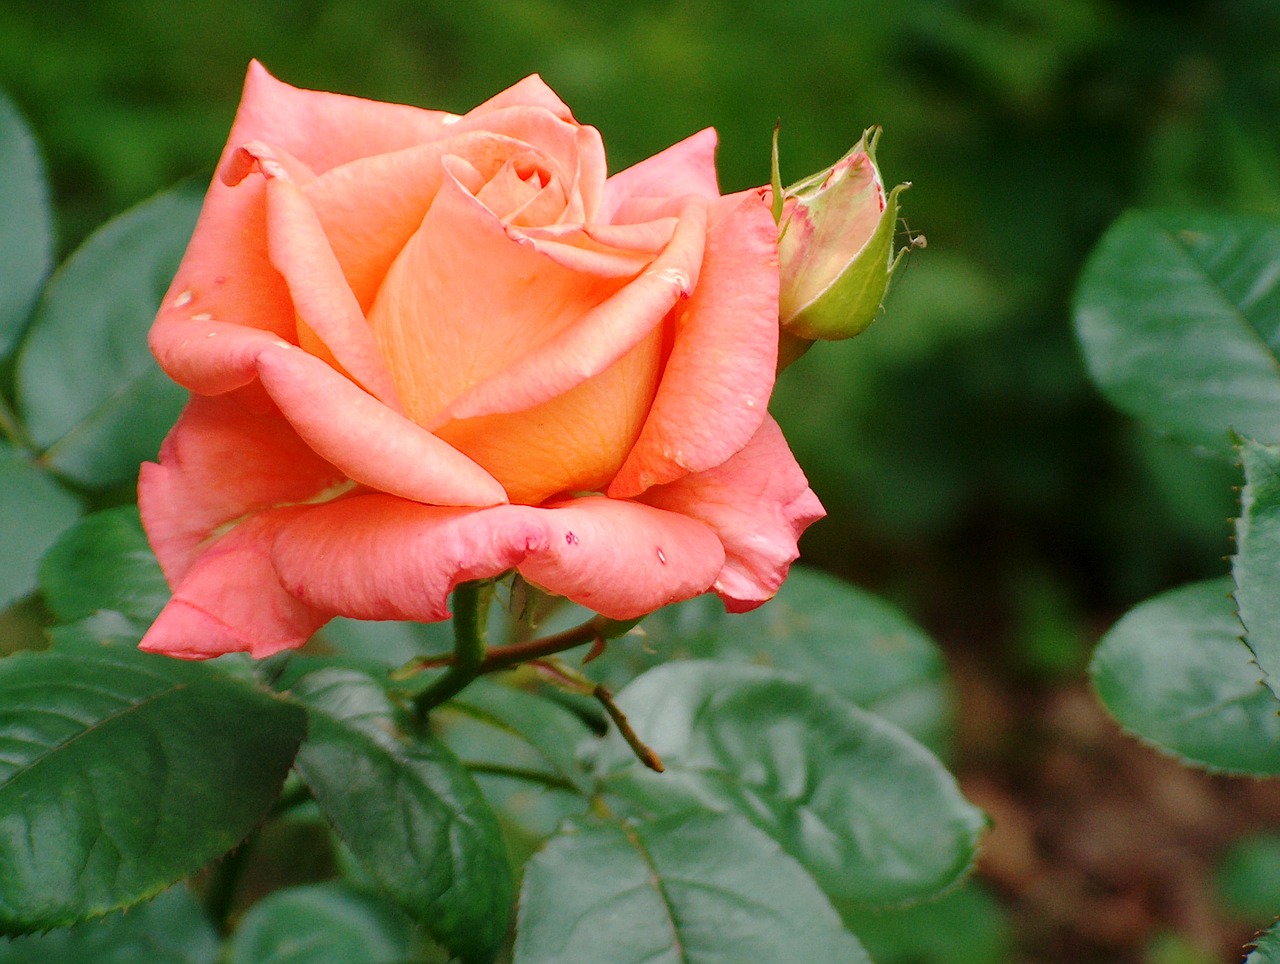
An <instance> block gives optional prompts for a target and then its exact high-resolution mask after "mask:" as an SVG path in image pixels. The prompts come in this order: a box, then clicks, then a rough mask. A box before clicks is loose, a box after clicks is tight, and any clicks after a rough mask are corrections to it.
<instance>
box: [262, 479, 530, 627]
mask: <svg viewBox="0 0 1280 964" xmlns="http://www.w3.org/2000/svg"><path fill="white" fill-rule="evenodd" d="M549 540H550V534H549V532H548V530H547V527H546V526H545V525H544V524H542V522H541V520H540V519H539V517H538V515H537V510H535V509H529V508H527V507H525V506H498V507H496V508H493V509H482V510H475V509H456V508H443V507H439V506H426V505H419V504H417V503H414V502H406V501H405V500H403V499H396V498H393V497H392V496H388V495H382V494H370V495H359V496H353V497H350V498H347V499H343V500H341V501H338V502H331V503H328V504H326V505H320V506H313V507H307V508H304V509H296V510H292V512H291V513H290V516H289V519H288V521H287V523H286V524H285V525H284V527H283V528H282V529H281V532H280V535H279V537H278V538H277V539H276V543H275V547H274V550H273V552H272V558H273V559H274V563H275V567H276V571H277V572H278V573H279V575H280V579H281V581H282V582H283V584H284V586H285V587H286V588H287V589H288V590H289V591H290V592H292V593H293V594H294V595H296V596H297V597H298V598H300V599H303V600H305V601H306V602H307V603H309V604H311V605H314V606H316V607H318V608H321V609H325V610H328V611H330V612H339V613H342V614H344V615H347V616H353V617H355V618H357V619H411V620H418V621H421V622H434V621H436V620H440V619H446V618H447V617H448V616H449V609H448V595H449V591H450V590H451V589H452V588H453V587H454V586H455V585H456V584H457V583H459V582H464V581H466V580H468V579H484V578H488V577H490V576H496V575H498V574H499V573H503V572H506V571H507V570H508V569H510V568H511V567H512V566H514V565H515V564H516V563H518V562H519V561H521V560H522V559H524V558H525V556H527V555H528V554H529V553H530V552H541V551H544V550H545V549H546V547H547V545H548V543H549Z"/></svg>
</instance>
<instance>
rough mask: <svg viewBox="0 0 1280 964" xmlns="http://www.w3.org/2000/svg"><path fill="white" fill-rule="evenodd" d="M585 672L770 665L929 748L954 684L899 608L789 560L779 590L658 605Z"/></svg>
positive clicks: (617, 675) (614, 677)
mask: <svg viewBox="0 0 1280 964" xmlns="http://www.w3.org/2000/svg"><path fill="white" fill-rule="evenodd" d="M641 627H642V628H643V630H644V633H645V636H646V638H645V639H644V640H643V641H641V640H638V639H636V638H635V637H634V636H630V635H628V636H624V637H622V638H620V639H616V640H614V641H612V642H611V643H610V644H609V648H608V650H607V651H606V652H605V654H604V655H603V656H602V657H600V658H599V659H598V660H595V661H593V662H592V663H591V668H590V670H588V672H589V673H590V674H591V675H592V676H594V677H597V678H601V679H603V680H604V681H605V682H606V683H608V684H609V685H610V686H613V687H615V688H618V687H621V686H623V685H625V684H626V683H627V682H628V681H630V680H631V679H633V678H635V677H636V676H638V675H639V674H640V673H641V672H643V671H644V670H646V669H649V668H651V667H653V666H657V665H660V664H661V663H664V662H667V661H669V660H671V659H675V658H682V657H693V658H703V659H716V660H724V661H726V662H733V663H751V664H754V665H761V666H775V667H777V668H779V669H784V670H787V671H789V672H793V673H798V674H800V675H801V676H803V677H805V678H806V679H808V680H811V681H812V682H815V683H820V684H822V685H824V686H827V687H829V688H831V689H833V690H835V691H836V692H837V693H839V694H840V695H841V696H843V697H844V698H845V699H847V700H849V701H850V702H852V703H855V704H856V705H858V706H860V707H862V708H863V709H864V710H870V711H871V712H873V713H876V714H878V715H880V716H883V717H884V718H885V719H887V720H889V721H890V722H892V723H895V724H897V725H898V726H900V727H902V728H903V729H904V730H906V731H907V732H908V733H910V734H911V735H912V736H914V737H915V738H916V739H917V740H920V741H921V742H922V743H924V744H925V745H927V746H928V747H929V748H930V749H933V750H935V752H937V751H939V750H940V749H941V748H942V747H943V746H944V745H945V743H946V742H947V724H948V716H949V710H950V694H949V693H948V692H947V686H946V667H945V664H944V663H943V660H942V654H941V652H939V650H938V648H937V646H936V645H935V644H934V642H933V641H932V640H931V639H930V638H929V637H928V636H927V635H926V634H925V633H924V631H923V630H922V629H920V628H919V627H918V626H916V625H915V623H913V622H912V621H911V620H909V619H908V618H907V617H906V616H904V615H903V614H902V613H901V612H900V611H899V610H898V609H896V608H895V607H894V606H892V605H890V604H889V603H887V602H885V601H884V600H883V599H880V598H878V597H876V596H874V595H872V594H871V593H869V592H865V591H864V590H861V589H857V588H855V587H853V586H851V585H849V584H848V583H846V582H844V581H842V580H840V579H837V578H835V577H834V576H831V575H829V574H827V573H824V572H820V571H819V570H817V569H808V568H805V567H804V566H793V567H792V569H791V575H790V576H788V577H787V581H786V582H785V583H783V585H782V588H781V589H779V590H778V595H777V596H775V597H774V598H773V599H772V600H770V601H769V602H767V603H765V604H764V605H763V606H761V607H760V608H759V609H756V610H754V611H752V612H749V613H741V614H735V615H728V614H726V613H725V611H724V606H723V605H722V604H721V603H720V602H719V600H717V599H716V598H715V597H713V596H700V597H698V598H695V599H691V600H689V602H687V603H679V604H678V605H675V606H668V607H666V608H665V609H660V610H658V611H657V612H656V613H654V614H653V615H652V616H649V617H647V618H646V619H645V621H644V622H643V623H642V624H641Z"/></svg>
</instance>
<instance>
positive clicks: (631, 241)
mask: <svg viewBox="0 0 1280 964" xmlns="http://www.w3.org/2000/svg"><path fill="white" fill-rule="evenodd" d="M678 223H679V222H678V220H677V219H676V218H674V217H671V218H659V219H658V220H656V221H647V222H645V223H644V224H623V225H594V224H586V225H581V224H555V225H547V226H542V227H521V228H515V227H512V226H510V225H508V226H507V236H508V237H510V238H511V239H512V240H514V241H516V242H518V243H527V244H529V245H531V246H532V247H533V249H534V250H535V251H537V252H538V253H539V254H542V255H545V256H546V257H548V258H550V259H551V260H552V261H554V262H556V264H559V265H562V266H563V267H566V268H568V269H570V270H571V271H578V272H581V273H583V274H591V275H598V276H600V277H604V278H633V277H635V276H636V275H637V274H639V273H640V272H641V271H643V270H644V269H645V268H646V267H647V266H648V265H649V264H650V262H652V261H653V259H654V257H656V256H657V255H658V253H659V252H661V251H662V249H663V248H665V247H666V246H667V245H668V244H670V243H671V236H672V234H674V233H675V229H676V225H677V224H678Z"/></svg>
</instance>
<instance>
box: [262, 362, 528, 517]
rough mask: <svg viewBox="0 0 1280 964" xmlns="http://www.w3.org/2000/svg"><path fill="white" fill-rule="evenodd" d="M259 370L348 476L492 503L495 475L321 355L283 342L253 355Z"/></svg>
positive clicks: (431, 496)
mask: <svg viewBox="0 0 1280 964" xmlns="http://www.w3.org/2000/svg"><path fill="white" fill-rule="evenodd" d="M257 365H258V375H259V377H260V378H261V379H262V385H263V387H264V388H265V389H266V390H267V393H268V394H269V395H270V396H271V398H272V399H273V400H274V401H275V403H276V404H277V405H279V406H280V411H281V412H282V413H283V415H284V417H285V418H287V419H288V420H289V422H290V423H291V424H292V425H293V427H294V428H295V429H296V430H297V432H298V434H299V435H300V436H301V437H302V438H303V439H304V440H305V441H306V443H307V444H308V445H310V446H311V447H312V448H313V449H315V451H316V452H317V453H319V454H320V455H321V456H322V457H323V458H326V459H328V460H329V461H330V462H332V463H333V464H334V465H335V466H337V467H338V468H339V469H340V470H341V471H342V472H344V473H345V474H346V475H347V476H348V477H349V478H351V479H353V480H355V481H356V482H360V483H362V484H364V485H367V486H370V487H371V488H375V489H380V490H381V491H383V492H390V493H393V494H395V495H399V496H402V497H404V498H406V499H413V500H416V501H419V502H427V503H431V504H433V505H471V506H476V505H497V504H499V503H502V502H505V501H506V500H507V497H506V493H505V492H503V490H502V486H500V485H499V484H498V483H497V482H496V481H495V480H494V478H493V477H492V476H491V475H489V473H488V472H486V471H485V470H484V469H482V468H480V466H478V465H476V464H475V463H474V462H472V461H471V460H470V459H469V458H467V457H466V456H465V455H462V454H461V453H460V452H458V451H456V450H455V449H454V448H453V447H452V446H450V445H449V444H448V443H446V442H442V441H441V440H440V439H438V438H436V437H435V436H434V435H432V434H431V433H430V432H427V431H424V430H423V429H422V428H420V427H419V426H417V425H415V424H414V423H413V422H410V421H409V420H408V419H406V418H404V417H403V416H401V415H398V414H396V413H395V412H393V411H392V410H391V409H389V408H387V407H386V406H385V405H383V404H382V403H381V402H379V401H378V400H377V399H375V398H374V397H373V396H371V395H369V394H367V393H366V392H364V391H361V390H360V389H359V388H358V387H356V385H355V384H354V383H352V382H351V381H350V380H348V379H346V378H344V377H343V376H342V375H340V374H338V373H337V372H335V371H334V370H333V369H332V368H330V367H329V366H328V365H326V364H325V363H324V362H322V361H321V360H320V359H318V358H315V357H313V356H311V355H308V354H307V353H306V352H304V351H302V350H300V349H297V348H293V347H291V346H288V345H280V346H276V347H272V348H268V349H267V350H265V351H263V352H262V353H261V354H259V356H258V360H257Z"/></svg>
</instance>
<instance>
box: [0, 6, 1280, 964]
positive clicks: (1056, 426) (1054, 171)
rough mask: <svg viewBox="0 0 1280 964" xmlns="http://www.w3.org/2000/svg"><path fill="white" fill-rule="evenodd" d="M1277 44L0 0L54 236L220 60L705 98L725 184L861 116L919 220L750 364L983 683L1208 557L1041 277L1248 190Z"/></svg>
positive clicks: (591, 11)
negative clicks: (765, 377)
mask: <svg viewBox="0 0 1280 964" xmlns="http://www.w3.org/2000/svg"><path fill="white" fill-rule="evenodd" d="M1278 51H1280V4H1277V3H1276V2H1275V0H1217V2H1213V3H1195V2H1177V0H1145V2H1144V0H1131V2H1120V0H910V2H906V3H886V4H869V3H863V2H848V0H789V2H785V3H783V2H777V3H766V2H759V0H669V2H659V0H635V2H631V3H626V4H602V3H595V2H588V0H473V2H470V3H464V4H463V3H446V2H440V0H418V2H411V0H328V2H310V0H217V2H213V0H191V2H178V3H174V2H171V0H4V2H3V4H0V86H3V87H4V88H5V89H7V90H8V91H9V92H10V93H11V94H12V96H13V97H14V99H15V100H16V101H17V103H18V104H19V105H20V107H21V108H22V109H23V110H24V111H25V113H26V114H27V117H28V119H29V120H30V122H31V125H32V127H33V128H34V130H35V132H36V134H37V137H38V138H39V139H40V140H41V142H42V144H43V148H44V150H45V153H46V158H47V162H48V164H49V166H50V169H51V173H52V178H53V184H54V193H55V200H56V204H57V207H58V210H59V211H60V214H61V217H62V221H61V224H60V230H61V236H60V247H61V250H62V252H63V253H66V252H67V251H69V250H70V249H71V248H73V247H74V246H75V245H76V244H77V243H78V242H79V241H80V240H82V239H83V237H84V236H85V235H86V234H87V233H88V231H89V230H91V229H92V228H93V227H94V226H96V225H97V224H99V223H101V222H102V221H103V220H105V219H106V218H107V217H108V216H110V215H112V214H115V213H117V212H119V211H121V210H123V209H124V208H126V207H128V206H129V205H131V204H133V203H134V202H136V201H139V200H141V199H143V198H145V197H147V196H148V195H150V194H151V193H153V192H155V191H156V190H158V189H160V188H162V187H165V186H167V185H169V184H171V183H172V182H173V181H175V180H177V179H179V178H182V177H185V176H189V175H193V174H195V175H198V176H200V177H207V176H208V175H209V172H210V170H211V165H212V163H213V161H214V159H215V158H216V157H217V154H218V151H219V150H220V148H221V146H222V143H223V140H224V138H225V134H226V130H227V127H228V125H229V124H230V121H231V117H232V115H233V113H234V109H235V104H236V102H237V99H238V95H239V88H240V84H241V81H242V79H243V74H244V69H245V66H246V64H247V62H248V60H249V59H250V58H252V57H257V58H258V59H260V60H262V61H263V62H264V63H265V64H266V65H267V67H268V68H269V69H270V70H271V71H272V72H273V73H275V74H276V75H277V76H278V77H280V78H281V79H283V80H285V81H287V82H289V83H292V84H295V85H297V86H303V87H314V88H322V89H328V90H337V91H342V92H348V93H356V94H360V95H362V96H366V97H371V98H376V99H381V100H392V101H400V102H406V103H412V104H418V105H422V106H430V107H439V108H445V109H449V110H454V111H459V112H461V111H465V110H466V109H467V108H469V107H470V106H472V105H474V104H476V103H478V102H480V101H482V100H484V99H485V98H487V97H488V96H490V95H491V94H493V93H494V92H496V91H497V90H499V89H501V88H502V87H504V86H507V85H508V84H510V83H512V82H514V81H516V80H518V79H519V78H520V77H522V76H523V75H525V74H527V73H530V72H533V71H537V72H539V73H541V74H542V75H543V76H544V77H545V78H546V79H547V81H548V82H549V83H550V84H551V85H552V86H553V87H554V88H555V89H556V90H557V91H558V92H559V94H560V95H561V96H562V97H563V98H564V99H565V101H566V102H568V103H569V104H570V105H571V106H572V107H573V109H574V111H575V113H576V115H577V116H578V118H579V119H580V120H582V121H584V122H587V123H591V124H594V125H596V126H597V127H599V128H600V130H601V131H602V133H603V135H604V139H605V144H606V147H607V149H608V151H609V156H610V163H611V170H619V169H621V168H623V167H625V166H627V165H629V164H631V163H634V162H636V161H638V160H640V159H642V158H644V157H645V156H647V155H649V154H652V153H654V152H656V151H658V150H660V149H662V148H664V147H665V146H667V145H668V144H670V143H672V142H673V141H675V140H677V139H680V138H682V137H684V136H687V135H688V134H690V133H692V132H694V131H696V130H698V129H700V128H702V127H706V126H714V127H716V128H717V129H718V130H719V132H720V136H721V149H720V158H719V159H720V171H721V178H722V186H723V188H724V189H725V190H726V191H728V190H736V189H740V188H745V187H749V186H753V185H756V184H760V183H763V182H764V181H766V180H767V178H768V174H769V166H768V151H769V140H770V136H771V132H772V129H773V125H774V122H775V120H776V119H777V118H781V119H782V166H783V178H784V181H792V180H796V179H798V178H800V177H801V176H803V175H805V174H808V173H810V172H811V171H813V170H816V169H818V168H820V167H822V166H824V165H826V164H828V163H830V162H831V161H833V160H834V159H835V158H837V157H838V156H839V155H840V154H842V153H843V152H844V151H845V150H846V149H847V148H848V147H849V146H850V145H851V144H852V143H853V142H854V141H855V140H856V139H857V138H858V136H859V134H860V133H861V131H862V130H863V128H864V127H866V126H868V125H870V124H873V123H878V124H881V125H883V126H884V128H885V134H884V137H883V139H882V141H881V149H880V160H881V162H882V167H883V169H884V171H885V176H886V179H887V180H888V181H890V182H891V183H894V182H897V181H901V180H910V181H912V182H913V187H912V188H911V190H910V191H909V192H908V193H907V194H906V196H905V198H904V200H905V213H906V219H907V222H908V224H909V226H910V230H911V231H912V232H913V233H923V234H925V235H926V236H927V238H928V247H927V249H925V250H923V251H917V252H915V253H913V254H912V255H911V256H910V258H909V261H908V263H907V265H906V267H905V270H904V271H902V272H901V273H900V274H899V275H898V277H897V280H896V281H895V290H894V291H893V292H891V295H890V298H889V302H888V305H887V308H886V310H885V312H884V316H883V317H882V318H881V319H880V320H879V321H877V323H876V324H875V325H873V326H872V328H871V329H870V330H869V332H868V333H867V334H865V335H863V336H861V337H859V338H857V339H855V340H853V341H851V342H846V343H842V344H839V345H824V346H819V347H818V348H816V349H815V350H813V351H812V352H810V353H809V354H808V355H807V356H806V357H805V358H804V359H802V360H801V362H799V363H798V364H796V365H795V366H794V367H793V368H792V369H789V370H788V371H787V373H786V375H785V377H784V378H783V380H782V382H781V384H780V386H779V390H778V393H777V396H776V400H775V405H774V408H775V411H776V413H777V415H778V417H779V419H780V421H781V422H782V423H783V427H784V429H785V430H786V432H787V435H788V437H789V439H790V440H791V442H792V445H793V448H794V449H795V450H796V454H797V456H798V458H799V460H800V462H801V464H802V465H803V466H804V467H805V468H806V470H807V472H808V473H809V475H810V478H811V480H812V483H813V486H814V488H815V490H816V491H817V492H818V494H819V495H820V497H821V498H822V500H823V502H824V503H825V504H826V505H827V507H828V509H829V511H830V513H831V518H830V519H828V520H827V521H826V522H824V523H822V524H820V525H818V526H815V527H814V529H813V530H811V533H810V534H809V535H808V536H807V537H806V541H805V543H804V552H805V558H806V560H807V561H809V562H811V563H815V564H819V565H822V566H824V567H826V568H828V569H831V570H833V571H835V572H837V573H839V574H840V575H842V576H845V577H846V578H849V579H851V580H853V581H854V582H856V583H859V584H861V585H864V586H868V587H870V588H872V589H874V590H876V591H878V592H880V593H883V594H885V595H887V596H889V597H891V598H893V599H894V600H896V601H897V602H899V603H901V604H902V605H904V606H905V608H906V609H907V610H908V611H909V612H910V613H911V614H912V615H913V616H914V617H916V618H917V619H919V620H920V621H921V622H922V623H923V624H924V625H925V626H926V627H927V628H929V629H930V630H931V631H932V632H933V633H934V634H935V635H936V636H937V637H938V638H939V639H940V641H941V642H942V643H943V644H944V646H945V647H946V648H947V649H948V651H949V652H951V653H952V654H953V656H954V657H955V658H956V659H957V660H958V661H959V662H960V663H962V664H968V665H977V666H979V667H980V673H982V674H985V675H987V676H991V677H993V678H994V679H995V681H996V684H994V685H997V688H999V687H1005V690H1004V692H1006V694H1007V693H1008V692H1009V687H1015V688H1016V687H1023V686H1032V687H1035V686H1053V685H1058V684H1061V685H1064V686H1069V685H1074V683H1075V682H1076V681H1077V680H1078V679H1079V678H1080V673H1081V671H1082V667H1083V664H1084V660H1085V659H1086V657H1087V653H1088V647H1089V645H1091V643H1092V641H1093V640H1094V639H1096V637H1097V634H1098V633H1099V632H1100V631H1101V630H1102V629H1103V628H1105V627H1106V626H1107V625H1109V624H1110V623H1111V622H1112V621H1114V618H1115V617H1116V616H1117V615H1118V614H1119V613H1120V612H1122V611H1123V610H1124V609H1126V608H1128V607H1129V606H1130V605H1132V604H1133V603H1135V602H1137V601H1138V600H1140V599H1142V598H1144V597H1146V596H1148V595H1151V594H1152V593H1154V592H1156V591H1157V590H1159V589H1162V588H1165V587H1167V586H1171V585H1174V584H1177V583H1180V582H1183V581H1186V580H1188V579H1192V578H1201V577H1205V576H1212V575H1218V574H1221V573H1222V572H1224V571H1225V566H1224V563H1223V561H1222V560H1223V556H1224V555H1226V554H1228V553H1229V552H1230V548H1231V547H1230V541H1229V532H1230V526H1229V523H1228V519H1229V518H1230V517H1231V516H1232V515H1233V514H1234V512H1235V504H1234V496H1233V494H1232V491H1231V485H1232V484H1233V483H1234V481H1235V479H1236V470H1235V469H1234V468H1233V467H1232V466H1230V465H1228V464H1226V463H1223V462H1218V461H1214V460H1212V459H1210V458H1206V457H1201V456H1199V455H1196V454H1195V453H1191V452H1188V451H1185V450H1184V449H1182V448H1180V447H1178V446H1176V445H1173V444H1171V443H1168V442H1166V441H1164V440H1161V439H1158V438H1155V437H1152V436H1149V435H1147V434H1146V433H1145V432H1144V431H1143V430H1141V429H1139V428H1137V427H1135V426H1133V425H1131V424H1129V423H1127V422H1126V421H1125V420H1123V419H1122V418H1120V417H1119V416H1117V415H1115V414H1114V413H1112V412H1111V411H1110V410H1109V409H1108V408H1107V406H1106V405H1105V403H1103V402H1102V401H1101V399H1100V398H1099V397H1098V395H1097V393H1096V392H1095V391H1094V390H1093V389H1092V388H1091V387H1090V386H1089V384H1088V383H1087V381H1086V379H1085V375H1084V371H1083V367H1082V364H1081V362H1080V358H1079V355H1078V352H1077V349H1076V347H1075V344H1074V341H1073V337H1072V334H1071V327H1070V295H1071V290H1072V286H1073V284H1074V280H1075V277H1076V275H1077V274H1078V272H1079V268H1080V265H1081V263H1082V261H1083V259H1084V256H1085V254H1086V253H1087V252H1088V250H1089V248H1090V247H1091V245H1092V244H1093V242H1094V241H1095V240H1096V239H1097V238H1098V236H1099V235H1100V234H1101V232H1102V231H1103V229H1104V228H1105V227H1106V226H1107V225H1108V224H1109V223H1110V221H1111V220H1112V219H1113V218H1114V217H1115V216H1116V215H1117V214H1118V213H1119V212H1120V211H1121V210H1123V209H1124V208H1125V207H1128V206H1132V205H1153V204H1195V205H1214V206H1220V207H1228V208H1237V209H1244V210H1263V211H1270V212H1280V123H1278V122H1277V120H1276V119H1277V118H1278V117H1280V55H1278V54H1277V52H1278ZM0 177H3V172H0ZM903 239H904V240H905V227H904V235H903ZM1007 699H1008V697H1007V696H1006V701H1007ZM991 712H992V713H995V714H996V715H999V713H998V711H996V710H992V711H991ZM962 743H963V741H962ZM961 749H962V752H963V749H964V747H963V745H962V748H961ZM963 762H964V760H963V758H962V760H961V763H962V764H963ZM1013 782H1014V783H1016V782H1017V781H1016V780H1014V781H1013ZM980 802H984V803H986V804H987V805H989V802H987V801H980ZM1081 959H1083V958H1081ZM1162 959H1164V958H1162ZM1170 959H1172V958H1170ZM1187 959H1188V960H1190V959H1191V958H1187Z"/></svg>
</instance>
